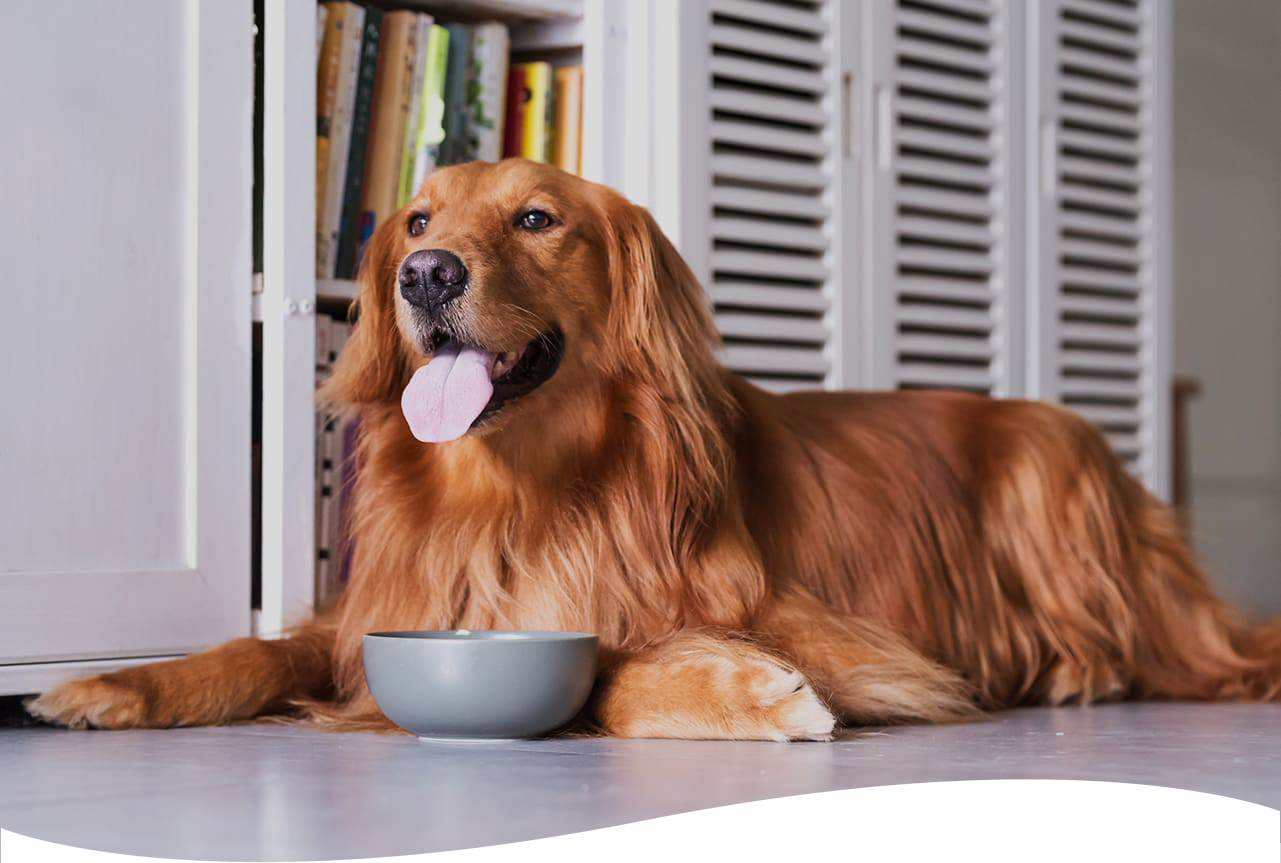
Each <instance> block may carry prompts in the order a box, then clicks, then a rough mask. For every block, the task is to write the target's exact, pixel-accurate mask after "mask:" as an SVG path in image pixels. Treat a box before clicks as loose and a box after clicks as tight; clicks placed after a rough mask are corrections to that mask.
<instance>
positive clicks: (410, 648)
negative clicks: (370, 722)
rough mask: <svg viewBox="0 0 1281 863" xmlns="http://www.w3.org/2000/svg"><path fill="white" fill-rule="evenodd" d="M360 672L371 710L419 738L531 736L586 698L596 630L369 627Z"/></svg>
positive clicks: (556, 723)
mask: <svg viewBox="0 0 1281 863" xmlns="http://www.w3.org/2000/svg"><path fill="white" fill-rule="evenodd" d="M364 659H365V679H366V680H368V681H369V691H370V692H371V693H372V694H373V696H374V701H376V702H378V707H379V709H381V710H382V712H383V713H384V714H385V715H386V716H387V718H388V719H390V720H391V721H392V722H394V723H396V724H397V725H399V726H400V727H401V728H404V729H405V730H406V731H412V732H413V733H414V734H417V735H418V736H419V737H431V738H442V739H444V738H447V739H453V740H483V739H510V738H515V737H535V736H537V735H540V734H546V733H548V732H550V731H555V730H556V729H557V728H559V727H560V726H562V725H564V724H565V723H566V722H568V721H569V720H571V719H573V718H574V715H575V714H576V713H578V711H579V710H581V709H582V707H583V705H584V704H585V703H587V696H588V695H590V694H591V691H592V684H593V682H594V681H595V679H596V636H594V635H588V634H586V633H582V632H532V631H531V632H520V631H499V630H466V629H459V630H441V631H417V632H371V633H370V634H369V635H366V636H365V639H364Z"/></svg>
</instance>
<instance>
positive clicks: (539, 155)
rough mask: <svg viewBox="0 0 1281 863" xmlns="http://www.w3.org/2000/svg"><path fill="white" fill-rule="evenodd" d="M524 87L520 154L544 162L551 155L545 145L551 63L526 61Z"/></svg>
mask: <svg viewBox="0 0 1281 863" xmlns="http://www.w3.org/2000/svg"><path fill="white" fill-rule="evenodd" d="M525 89H526V90H527V91H528V92H529V102H528V103H527V104H526V105H525V118H524V128H523V130H522V135H521V143H520V154H521V156H523V157H524V158H526V159H529V160H531V161H534V162H546V161H548V160H549V158H550V157H551V153H549V152H548V149H549V148H548V146H547V143H548V142H547V138H548V126H549V124H548V122H547V109H548V107H549V105H550V104H551V96H552V67H551V64H550V63H526V64H525Z"/></svg>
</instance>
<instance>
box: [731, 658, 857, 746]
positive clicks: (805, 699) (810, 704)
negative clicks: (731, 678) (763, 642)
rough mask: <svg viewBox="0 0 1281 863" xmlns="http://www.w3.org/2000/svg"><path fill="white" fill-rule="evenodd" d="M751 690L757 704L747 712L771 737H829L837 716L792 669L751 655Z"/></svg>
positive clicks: (763, 731)
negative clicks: (753, 657)
mask: <svg viewBox="0 0 1281 863" xmlns="http://www.w3.org/2000/svg"><path fill="white" fill-rule="evenodd" d="M749 662H750V664H751V665H752V666H753V671H752V674H751V686H750V691H751V694H752V695H753V696H754V697H755V699H756V701H757V704H756V707H755V709H754V710H749V711H748V715H749V716H750V717H751V718H752V719H754V721H755V722H757V723H758V724H759V728H760V731H761V736H762V737H765V738H767V739H770V740H831V739H832V731H833V730H834V729H835V727H836V717H834V716H833V715H832V712H831V711H830V710H828V708H827V705H825V704H824V703H823V701H822V699H820V698H819V697H818V695H817V694H816V693H815V692H814V689H813V688H812V687H811V686H810V685H809V683H808V682H807V681H806V680H805V676H804V675H802V674H801V673H800V672H799V671H796V670H795V669H791V668H787V667H786V666H783V665H780V664H778V663H775V662H773V661H771V660H765V659H751V660H749Z"/></svg>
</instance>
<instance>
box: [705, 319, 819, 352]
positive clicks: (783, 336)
mask: <svg viewBox="0 0 1281 863" xmlns="http://www.w3.org/2000/svg"><path fill="white" fill-rule="evenodd" d="M715 319H716V327H717V329H719V330H720V332H721V335H722V336H724V337H725V338H737V339H754V340H760V341H766V342H809V343H811V344H814V345H819V346H821V345H823V343H824V342H826V341H827V336H828V333H827V327H826V326H824V325H823V322H822V321H821V320H817V319H814V318H799V317H798V318H787V317H780V316H778V315H770V314H751V313H747V312H717V313H716V316H715Z"/></svg>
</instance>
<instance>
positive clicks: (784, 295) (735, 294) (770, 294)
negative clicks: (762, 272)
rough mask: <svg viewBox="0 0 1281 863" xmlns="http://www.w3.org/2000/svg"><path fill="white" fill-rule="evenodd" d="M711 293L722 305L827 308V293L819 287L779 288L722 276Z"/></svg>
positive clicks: (783, 309)
mask: <svg viewBox="0 0 1281 863" xmlns="http://www.w3.org/2000/svg"><path fill="white" fill-rule="evenodd" d="M710 293H711V296H712V302H713V303H715V304H716V305H718V306H722V307H725V306H741V307H745V308H756V309H777V310H779V311H784V312H797V311H801V312H818V313H822V312H825V311H827V297H825V296H823V293H822V291H820V290H818V289H816V288H778V287H770V286H764V285H754V284H751V283H750V282H731V281H728V280H722V281H719V282H717V283H715V284H713V285H712V288H711V291H710Z"/></svg>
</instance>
